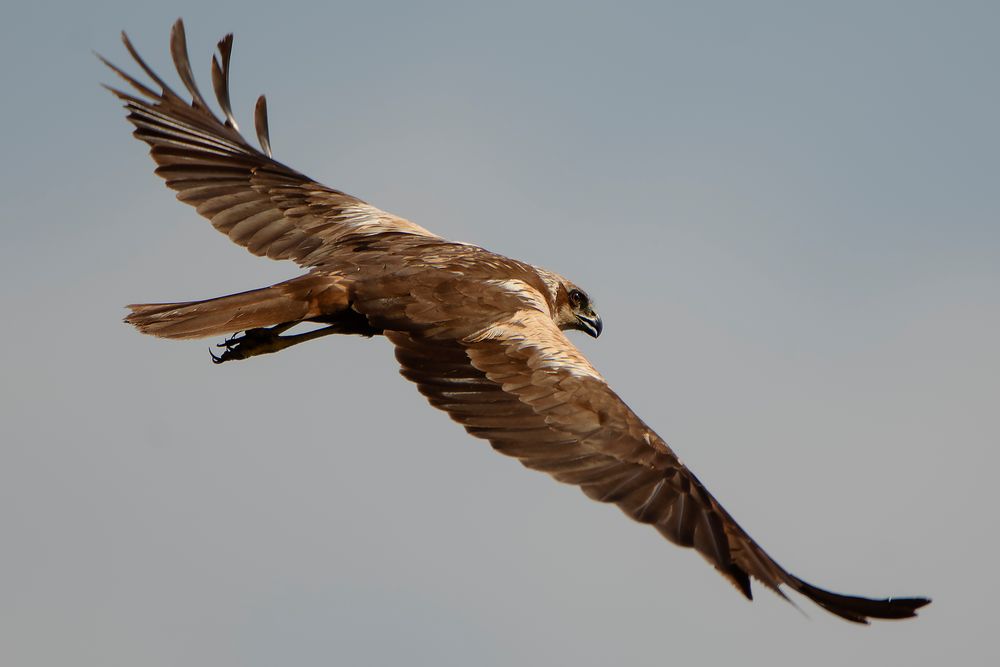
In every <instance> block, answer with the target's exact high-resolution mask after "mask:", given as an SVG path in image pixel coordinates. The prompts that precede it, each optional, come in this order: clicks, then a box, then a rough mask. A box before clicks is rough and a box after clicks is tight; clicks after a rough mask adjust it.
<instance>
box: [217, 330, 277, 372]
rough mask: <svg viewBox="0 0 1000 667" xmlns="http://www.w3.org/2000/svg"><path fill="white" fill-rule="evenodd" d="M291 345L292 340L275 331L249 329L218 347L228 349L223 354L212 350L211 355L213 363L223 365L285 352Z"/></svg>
mask: <svg viewBox="0 0 1000 667" xmlns="http://www.w3.org/2000/svg"><path fill="white" fill-rule="evenodd" d="M291 344H293V343H292V341H291V340H290V339H288V338H285V337H283V336H280V335H278V333H277V332H275V331H274V330H273V329H267V328H261V329H249V330H247V331H244V332H243V334H242V335H239V334H236V335H233V336H231V337H229V338H227V339H226V340H224V341H223V342H221V343H219V344H218V345H216V347H224V348H225V349H226V351H225V352H223V353H222V354H215V352H212V351H211V350H209V353H210V354H211V355H212V362H213V363H216V364H221V363H223V362H226V361H233V360H236V359H249V358H250V357H256V356H257V355H260V354H270V353H272V352H277V351H278V350H283V349H285V348H286V347H288V346H289V345H291Z"/></svg>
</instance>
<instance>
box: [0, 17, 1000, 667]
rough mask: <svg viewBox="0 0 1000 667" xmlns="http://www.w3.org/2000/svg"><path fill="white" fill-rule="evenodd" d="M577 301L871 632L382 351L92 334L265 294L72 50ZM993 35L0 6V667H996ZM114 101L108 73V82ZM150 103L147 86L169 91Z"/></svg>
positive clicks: (807, 569)
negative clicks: (150, 82)
mask: <svg viewBox="0 0 1000 667" xmlns="http://www.w3.org/2000/svg"><path fill="white" fill-rule="evenodd" d="M178 16H183V17H184V18H185V19H186V21H187V25H188V43H189V46H190V49H191V52H192V58H193V61H194V63H195V65H196V73H197V75H198V77H199V78H200V80H201V81H202V84H203V88H208V87H209V85H208V82H209V77H208V73H209V70H208V64H209V57H210V54H211V51H212V48H213V47H214V44H215V42H216V40H217V39H218V38H219V37H221V36H222V35H223V34H224V33H226V32H228V31H234V32H235V33H236V49H235V54H234V73H233V81H232V84H233V89H234V105H235V107H236V109H237V113H238V115H239V117H240V118H241V119H242V121H243V125H244V126H245V127H249V126H250V125H251V123H250V113H249V112H250V109H251V105H252V102H253V100H254V98H255V97H256V95H257V94H259V93H261V92H266V93H267V94H268V97H269V102H270V111H271V137H272V144H273V145H274V149H275V154H276V156H277V157H278V158H279V159H281V160H282V161H285V162H287V163H288V164H291V165H293V166H295V167H296V168H298V169H300V170H302V171H305V172H306V173H308V174H310V175H311V176H313V177H315V178H317V179H319V180H321V181H323V182H325V183H328V184H330V185H333V186H336V187H339V188H342V189H344V190H346V191H348V192H351V193H353V194H355V195H357V196H360V197H362V198H364V199H366V200H368V201H371V202H373V203H374V204H376V205H377V206H379V207H381V208H384V209H386V210H389V211H392V212H395V213H398V214H400V215H403V216H406V217H408V218H410V219H412V220H414V221H416V222H418V223H420V224H422V225H424V226H426V227H429V228H430V229H432V230H433V231H435V232H437V233H439V234H442V235H444V236H446V237H450V238H454V239H456V240H463V241H470V242H475V243H478V244H480V245H484V246H486V247H487V248H490V249H492V250H495V251H498V252H501V253H504V254H508V255H511V256H514V257H517V258H520V259H523V260H526V261H530V262H534V263H537V264H540V265H543V266H546V267H548V268H551V269H553V270H555V271H558V272H560V273H563V274H564V275H566V276H568V277H569V278H571V279H572V280H574V281H575V282H577V283H579V284H581V285H582V286H584V288H586V289H587V290H588V291H589V292H590V293H591V294H592V295H593V296H594V297H595V298H596V300H597V302H598V306H599V309H600V312H601V314H602V315H603V317H604V320H605V323H606V328H605V333H604V335H603V336H602V337H601V338H600V340H597V341H594V340H591V339H588V338H586V337H585V336H583V335H577V336H574V340H575V341H576V342H577V344H578V345H579V346H580V347H581V348H582V349H583V351H584V352H585V353H586V354H587V355H588V357H589V358H590V359H591V360H592V361H593V362H594V364H595V365H596V366H597V367H598V369H599V370H601V371H602V372H603V373H604V375H605V376H606V377H607V378H608V380H609V381H610V383H611V384H612V386H613V387H614V388H615V389H616V390H617V391H618V393H619V394H621V395H622V397H623V398H624V399H625V400H626V401H627V402H628V403H629V404H630V405H631V406H632V407H633V408H634V409H635V410H636V411H637V412H638V413H639V414H640V415H641V416H642V417H643V418H644V419H645V420H646V421H647V422H648V423H649V424H650V425H651V426H653V427H654V428H655V429H656V430H657V431H658V432H659V433H660V434H661V435H663V437H664V438H666V439H667V441H668V442H670V443H671V444H672V445H673V447H674V448H675V449H676V450H677V451H678V452H679V453H680V455H681V456H682V458H683V459H684V460H685V462H686V463H688V465H690V466H691V468H692V469H693V470H694V471H695V472H696V473H697V474H698V475H699V476H700V477H701V478H702V480H703V481H704V482H705V483H706V485H707V486H708V487H709V488H710V489H711V490H712V491H713V492H714V493H715V494H716V495H717V497H718V498H719V499H720V500H721V501H722V502H723V503H724V504H725V505H726V507H727V508H728V509H729V510H730V511H731V512H732V513H733V514H734V515H735V516H736V518H737V519H738V520H740V522H741V523H742V524H743V525H744V526H745V527H746V528H747V529H748V530H749V532H750V533H751V534H752V535H753V536H755V537H756V538H757V539H758V541H760V542H761V543H762V544H763V545H764V547H765V548H766V549H768V550H769V551H770V552H771V553H772V554H773V555H774V556H775V557H776V558H777V559H778V560H779V561H780V562H781V563H783V564H784V565H785V566H787V567H788V568H789V569H790V570H791V571H793V572H795V573H796V574H799V575H800V576H802V577H804V578H806V579H808V580H810V581H813V582H814V583H816V584H818V585H821V586H824V587H828V588H830V589H832V590H836V591H843V592H848V593H859V594H867V595H875V596H883V595H891V594H895V595H900V594H918V595H929V596H931V597H933V598H934V600H935V602H934V604H932V605H931V606H930V607H928V608H927V609H925V610H924V611H923V612H922V614H921V617H920V618H919V619H916V620H912V621H907V622H901V623H880V624H877V625H875V626H873V627H869V628H861V627H855V626H853V625H850V624H848V623H845V622H843V621H841V620H839V619H837V618H834V617H832V616H829V615H827V614H826V613H825V612H823V611H822V610H819V609H818V608H817V607H814V606H812V605H811V604H810V603H808V601H806V600H804V599H799V602H800V603H801V606H802V609H803V611H805V612H806V613H807V614H808V618H806V617H805V616H803V615H802V614H800V613H798V612H797V611H795V609H794V608H793V607H791V606H790V605H787V604H785V603H783V602H782V601H780V600H779V599H778V598H777V597H775V596H774V595H772V594H770V593H768V592H766V591H764V590H762V589H759V588H758V589H757V600H756V601H755V602H754V603H753V604H751V603H748V602H747V601H745V600H744V599H742V598H741V597H740V596H739V595H738V594H737V593H736V592H735V591H734V590H733V589H732V587H731V586H730V585H729V584H728V583H726V582H725V581H724V580H723V579H722V578H721V577H720V576H718V575H717V574H716V573H715V572H714V571H713V570H712V568H710V567H709V566H707V565H706V564H705V563H704V562H703V561H702V560H701V559H700V558H699V557H698V556H697V555H695V554H693V553H692V552H689V551H686V550H681V549H678V548H676V547H674V546H672V545H671V544H669V543H667V542H665V541H664V540H662V539H661V538H660V537H659V536H658V535H657V534H656V533H655V531H652V530H650V529H649V528H647V527H643V526H640V525H637V524H634V523H632V522H630V521H629V520H627V519H626V518H625V517H624V516H623V515H621V514H620V512H619V511H618V510H617V509H615V508H613V507H608V506H602V505H599V504H597V503H594V502H591V501H589V500H587V499H586V498H585V497H584V496H583V495H582V494H581V493H580V492H579V491H578V490H577V489H575V488H572V487H568V486H562V485H559V484H556V483H555V482H553V481H551V480H550V479H548V478H547V477H546V476H544V475H541V474H539V473H536V472H531V471H528V470H525V469H523V468H521V466H520V465H519V464H518V463H517V462H516V461H514V460H511V459H506V458H504V457H502V456H499V455H497V454H495V453H494V452H492V451H491V449H490V448H489V446H488V445H487V444H486V443H485V442H482V441H477V440H475V439H472V438H470V437H468V436H467V435H466V434H465V433H464V432H463V431H462V429H461V428H460V427H458V426H456V425H454V424H452V423H450V422H449V420H448V419H447V417H446V416H445V415H444V414H443V413H439V412H436V411H434V410H432V409H430V408H429V407H428V406H427V405H426V404H425V402H424V400H423V399H422V398H421V397H420V396H419V395H418V393H417V392H416V390H415V389H414V387H412V386H411V385H409V384H408V383H407V382H405V381H404V380H403V379H402V378H400V377H399V376H398V374H397V370H396V366H395V363H394V361H393V358H392V354H391V351H390V349H389V346H388V344H387V343H386V342H385V341H384V340H371V341H368V340H362V339H357V338H344V339H332V338H328V339H323V340H322V341H318V342H314V343H310V344H308V345H303V346H301V347H297V348H295V349H292V350H288V351H286V352H284V353H281V354H279V355H274V356H271V357H261V358H257V359H252V360H250V361H247V362H241V363H233V364H226V365H224V366H220V367H216V366H213V365H212V364H211V363H210V361H209V356H208V349H207V348H208V346H209V345H210V344H212V343H215V342H218V341H215V340H212V341H196V342H170V341H163V340H158V339H154V338H149V337H144V336H141V335H139V334H138V333H136V332H135V331H133V330H132V329H131V328H130V327H127V326H125V325H123V324H122V323H121V318H122V316H123V315H124V313H125V311H124V309H123V305H124V304H126V303H132V302H137V301H138V302H141V301H172V300H186V299H195V298H207V297H212V296H218V295H222V294H226V293H230V292H235V291H241V290H245V289H250V288H255V287H259V286H264V285H268V284H270V283H273V282H277V281H278V280H281V279H285V278H288V277H291V276H293V275H296V274H297V272H298V270H297V268H296V267H294V266H293V265H290V264H288V265H286V264H279V263H275V262H269V261H267V260H263V259H259V258H254V257H253V256H251V255H249V254H248V253H246V252H245V251H243V250H242V249H240V248H238V247H236V246H235V245H233V244H231V243H229V242H228V241H227V240H226V238H225V237H223V236H222V235H220V234H218V233H217V232H215V231H214V230H212V228H211V226H210V225H209V224H208V223H207V222H206V221H204V220H202V219H201V218H199V217H198V216H197V215H196V214H195V212H194V211H193V210H192V209H190V208H188V207H185V206H183V205H181V204H180V203H178V202H176V201H174V199H173V197H172V194H171V193H170V192H169V191H168V190H166V188H164V186H163V185H162V183H160V182H159V180H158V179H156V178H155V177H154V176H153V175H152V163H151V161H150V160H149V158H148V157H147V156H146V148H145V146H143V145H141V144H140V143H138V142H136V141H135V140H133V139H132V138H131V137H130V136H129V132H130V128H129V126H128V125H127V124H126V122H125V120H124V119H123V112H122V110H121V108H120V107H119V105H118V102H117V101H116V100H115V99H113V98H112V97H111V96H110V95H108V94H107V93H106V92H105V91H103V90H102V89H101V88H99V87H98V85H97V84H98V83H99V82H102V81H103V82H111V81H112V75H111V74H110V73H109V72H106V71H104V70H103V68H102V66H101V65H100V64H99V63H98V62H97V60H96V59H95V58H94V57H93V56H92V55H91V50H92V49H93V50H97V51H100V52H101V53H103V54H105V55H107V56H108V57H110V58H111V59H112V60H114V61H115V62H118V63H120V64H123V65H129V63H128V58H127V56H126V54H125V52H124V49H123V48H122V47H121V45H120V43H119V42H118V31H119V30H120V29H122V28H124V29H127V30H128V31H129V32H130V34H131V35H132V36H133V38H134V40H135V42H136V43H137V45H138V46H139V47H140V50H141V51H142V53H143V54H144V55H146V57H147V59H148V60H149V62H150V63H152V64H153V65H154V66H155V67H157V68H158V69H160V70H162V71H163V73H164V74H170V75H171V77H173V73H172V72H171V71H170V69H169V66H168V58H167V35H168V31H169V28H170V24H171V23H172V21H173V20H174V19H175V18H177V17H178ZM998 26H1000V5H998V4H997V3H993V2H950V3H938V2H867V1H866V2H835V3H834V2H828V3H805V2H786V3H771V2H767V3H744V2H733V3H718V2H697V3H696V2H691V3H648V4H646V3H643V4H631V3H615V4H614V5H613V6H612V5H611V4H610V3H609V4H607V5H603V6H601V5H590V4H587V3H565V4H547V3H541V4H535V3H525V4H519V3H509V2H505V3H489V4H488V5H487V4H483V5H480V6H474V5H472V4H469V5H464V4H462V5H457V4H456V5H446V4H436V3H435V4H428V5H420V6H418V3H378V2H364V3H360V2H329V3H323V4H322V5H321V4H320V3H316V4H315V5H299V4H297V3H294V2H276V3H246V2H241V3H233V2H212V3H206V2H187V1H185V2H156V3H139V2H134V1H130V2H124V1H122V2H103V1H100V0H95V1H93V2H86V3H75V2H74V3H70V2H65V3H45V2H37V3H33V4H32V6H31V8H28V7H27V4H26V3H22V4H20V5H19V6H17V7H14V6H12V7H8V8H7V9H6V10H5V12H4V20H3V21H2V22H0V62H2V63H3V64H2V65H0V67H2V77H3V78H2V84H3V91H4V93H3V98H4V99H3V102H2V106H0V108H2V112H0V113H2V115H3V127H4V128H5V131H4V133H3V143H2V151H3V159H2V160H0V171H2V173H0V176H2V178H0V183H2V185H0V187H2V189H3V192H2V197H0V211H2V217H0V272H2V280H0V302H2V312H3V321H2V327H0V331H2V333H0V336H2V343H3V344H2V345H0V368H2V371H0V377H2V380H0V417H2V418H0V535H2V546H0V663H2V664H4V665H17V666H19V667H28V666H35V665H39V666H40V665H46V666H49V665H52V666H55V665H88V666H89V665H94V666H102V667H104V666H108V665H130V666H134V665H143V666H144V667H157V666H176V665H212V666H228V665H234V666H235V665H241V666H242V665H248V666H258V665H259V666H263V665H399V664H407V665H513V664H525V665H532V664H539V665H541V664H576V665H607V664H617V665H637V666H644V665H664V664H695V665H697V664H705V665H720V664H734V663H736V662H739V663H741V664H751V665H752V664H769V665H806V664H809V665H831V666H832V665H837V666H840V665H845V664H882V665H895V664H906V665H941V664H962V665H987V664H1000V649H998V648H997V642H996V609H995V601H996V600H997V599H998V598H1000V576H998V574H997V565H996V554H997V553H998V551H1000V539H998V534H997V514H996V513H997V509H998V507H1000V491H998V488H997V482H996V476H997V470H998V469H1000V454H998V444H1000V443H998V440H1000V438H998V435H1000V428H998V412H1000V387H998V378H1000V352H998V331H1000V163H998V156H1000V130H998V119H1000V79H998V77H997V65H998V63H1000V40H998V39H997V34H998ZM131 69H132V70H133V71H135V68H131ZM171 80H172V81H175V80H176V79H174V78H171Z"/></svg>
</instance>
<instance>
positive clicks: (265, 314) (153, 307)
mask: <svg viewBox="0 0 1000 667" xmlns="http://www.w3.org/2000/svg"><path fill="white" fill-rule="evenodd" d="M349 305H350V303H349V300H348V295H347V288H346V286H345V285H344V283H343V282H342V281H341V280H340V279H339V278H337V277H336V276H329V275H323V274H307V275H304V276H300V277H298V278H293V279H292V280H287V281H285V282H282V283H278V284H277V285H271V286H270V287H264V288H262V289H255V290H251V291H249V292H240V293H239V294H231V295H229V296H223V297H219V298H216V299H206V300H205V301H188V302H186V303H140V304H132V305H130V306H128V308H129V309H130V310H131V311H132V312H131V313H129V314H128V316H127V317H126V318H125V322H126V323H128V324H131V325H132V326H134V327H135V328H136V329H138V330H139V331H141V332H142V333H144V334H150V335H153V336H159V337H161V338H205V337H208V336H221V335H228V334H232V333H235V332H237V331H246V330H248V329H256V328H258V327H268V326H273V325H276V324H284V323H286V322H300V321H304V320H311V319H316V318H322V317H324V316H328V315H333V314H335V313H337V312H339V311H343V310H344V309H346V308H348V306H349Z"/></svg>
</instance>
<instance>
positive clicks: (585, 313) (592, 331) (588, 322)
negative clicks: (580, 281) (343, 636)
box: [559, 286, 604, 338]
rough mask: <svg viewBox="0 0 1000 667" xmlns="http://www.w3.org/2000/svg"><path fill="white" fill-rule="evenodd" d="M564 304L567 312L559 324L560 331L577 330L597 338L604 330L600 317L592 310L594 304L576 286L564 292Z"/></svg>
mask: <svg viewBox="0 0 1000 667" xmlns="http://www.w3.org/2000/svg"><path fill="white" fill-rule="evenodd" d="M566 303H567V306H568V310H569V312H568V313H567V314H566V316H565V317H564V318H563V319H564V321H562V322H559V328H560V329H577V330H579V331H582V332H583V333H585V334H587V335H588V336H593V337H594V338H597V337H598V336H600V335H601V330H603V329H604V323H603V322H602V321H601V316H600V315H598V314H597V311H596V310H594V303H593V301H591V300H590V297H589V296H587V293H586V292H584V291H583V290H582V289H580V288H579V287H576V286H571V287H569V289H568V290H567V291H566Z"/></svg>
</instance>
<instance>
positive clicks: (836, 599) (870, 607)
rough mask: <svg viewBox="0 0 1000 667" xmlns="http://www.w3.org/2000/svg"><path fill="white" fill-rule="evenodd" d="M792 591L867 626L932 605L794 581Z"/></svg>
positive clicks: (916, 599)
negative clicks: (868, 596) (864, 594)
mask: <svg viewBox="0 0 1000 667" xmlns="http://www.w3.org/2000/svg"><path fill="white" fill-rule="evenodd" d="M791 585H792V587H793V588H794V589H795V590H796V591H798V592H799V593H801V594H802V595H805V596H806V597H807V598H809V599H810V600H812V601H813V602H815V603H816V604H818V605H819V606H820V607H822V608H823V609H826V610H827V611H829V612H830V613H832V614H836V615H837V616H840V617H841V618H843V619H846V620H848V621H852V622H854V623H860V624H864V625H867V624H868V623H869V622H870V621H871V620H872V619H879V620H902V619H906V618H914V617H915V616H917V610H918V609H920V608H921V607H925V606H927V605H928V604H930V603H931V599H930V598H925V597H888V598H866V597H860V596H855V595H842V594H840V593H833V592H831V591H828V590H824V589H822V588H819V587H818V586H813V585H812V584H809V583H806V582H805V581H802V580H801V579H797V578H796V579H795V580H794V581H793V582H792V583H791Z"/></svg>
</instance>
